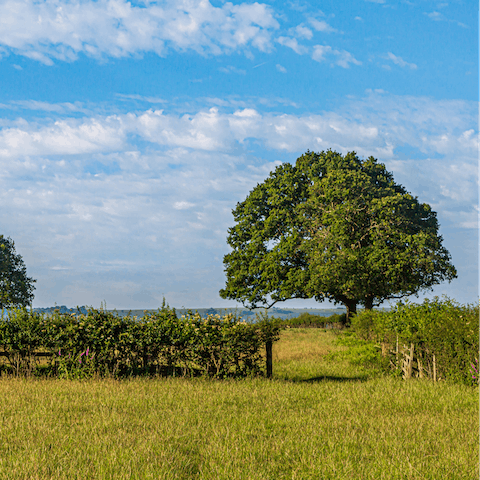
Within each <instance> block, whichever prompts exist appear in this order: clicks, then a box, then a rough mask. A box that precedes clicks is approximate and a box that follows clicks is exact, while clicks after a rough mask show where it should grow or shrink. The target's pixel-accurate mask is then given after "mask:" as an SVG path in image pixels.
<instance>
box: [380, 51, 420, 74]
mask: <svg viewBox="0 0 480 480" xmlns="http://www.w3.org/2000/svg"><path fill="white" fill-rule="evenodd" d="M385 58H386V59H387V60H391V61H392V62H393V63H394V64H395V65H398V66H399V67H402V68H410V69H411V70H416V69H417V65H416V64H415V63H408V62H406V61H405V60H404V59H403V58H402V57H399V56H397V55H394V54H393V53H392V52H388V53H387V55H386V57H385Z"/></svg>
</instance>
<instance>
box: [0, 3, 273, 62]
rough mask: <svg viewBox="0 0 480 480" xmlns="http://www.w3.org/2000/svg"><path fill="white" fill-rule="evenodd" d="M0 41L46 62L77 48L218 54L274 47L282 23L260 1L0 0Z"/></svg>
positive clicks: (96, 52)
mask: <svg viewBox="0 0 480 480" xmlns="http://www.w3.org/2000/svg"><path fill="white" fill-rule="evenodd" d="M0 8H1V11H2V15H1V16H0V46H3V49H4V50H7V51H12V52H14V53H17V54H19V55H23V56H26V57H29V58H32V59H34V60H38V61H40V62H42V63H45V64H47V65H51V64H52V63H53V62H52V59H57V60H64V61H72V60H75V59H76V58H77V56H78V55H79V54H80V53H83V54H85V55H88V56H93V57H102V56H104V55H107V56H113V57H124V56H128V55H132V54H135V53H141V52H155V53H157V54H158V55H162V56H163V55H166V54H167V53H168V51H169V50H170V49H174V50H194V51H196V52H198V53H201V54H213V55H218V54H221V53H225V52H230V51H233V50H237V49H243V48H245V47H253V48H256V49H258V50H260V51H263V52H264V51H268V50H270V49H271V48H272V41H271V34H272V31H274V30H276V29H277V28H278V27H279V24H278V22H277V21H276V20H275V18H274V16H273V13H272V11H271V8H270V7H269V6H268V5H265V4H259V3H253V4H246V3H242V4H239V5H233V4H231V3H226V4H224V5H223V6H221V7H215V6H213V5H212V4H211V3H210V2H209V1H208V0H202V1H200V2H191V1H188V0H183V1H182V0H179V1H177V0H175V1H174V0H167V1H165V2H161V3H160V2H147V3H146V4H145V5H144V6H142V7H140V6H134V5H132V4H131V3H130V2H127V1H125V0H98V1H93V0H71V1H66V0H47V1H45V2H36V1H34V0H1V1H0Z"/></svg>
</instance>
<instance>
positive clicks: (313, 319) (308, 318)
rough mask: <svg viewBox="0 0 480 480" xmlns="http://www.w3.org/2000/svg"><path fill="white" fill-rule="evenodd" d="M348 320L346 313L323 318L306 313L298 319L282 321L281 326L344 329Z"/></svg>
mask: <svg viewBox="0 0 480 480" xmlns="http://www.w3.org/2000/svg"><path fill="white" fill-rule="evenodd" d="M346 320H347V315H346V314H345V313H341V314H334V315H330V316H329V317H323V316H321V315H313V314H311V313H308V312H304V313H302V314H301V315H299V316H298V317H295V318H287V319H285V320H281V321H280V325H281V326H282V327H290V328H343V327H344V326H345V325H346Z"/></svg>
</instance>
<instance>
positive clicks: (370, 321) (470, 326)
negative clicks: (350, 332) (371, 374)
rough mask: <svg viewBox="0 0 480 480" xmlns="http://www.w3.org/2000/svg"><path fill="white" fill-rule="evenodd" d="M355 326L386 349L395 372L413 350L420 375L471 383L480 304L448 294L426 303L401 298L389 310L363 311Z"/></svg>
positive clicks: (366, 338) (414, 369)
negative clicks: (470, 303)
mask: <svg viewBox="0 0 480 480" xmlns="http://www.w3.org/2000/svg"><path fill="white" fill-rule="evenodd" d="M352 327H353V329H354V330H355V332H356V334H357V336H358V338H360V339H362V340H364V341H367V342H371V343H372V344H375V345H376V346H377V348H378V349H379V351H380V350H381V352H382V356H383V358H388V359H389V360H390V362H389V363H390V367H391V370H392V371H395V372H396V373H399V372H400V371H401V370H402V368H404V367H402V365H404V364H402V362H404V361H405V356H406V355H409V356H411V357H412V358H411V360H410V363H412V373H413V374H414V375H416V376H418V377H428V378H436V379H449V380H452V381H455V382H457V383H465V384H471V383H472V378H471V377H472V375H471V373H470V370H469V369H470V368H471V365H472V363H474V362H475V361H476V360H477V359H478V351H479V338H478V337H479V306H478V305H460V304H458V303H457V302H455V301H454V300H451V299H449V298H447V297H443V299H442V300H440V299H439V298H438V297H435V298H434V299H433V300H428V299H427V300H425V301H424V302H423V303H422V304H415V303H408V302H405V303H404V302H398V303H397V305H396V306H395V307H394V308H393V309H392V310H391V311H388V312H382V311H373V310H371V311H364V312H362V313H360V314H359V315H357V316H356V317H354V319H353V321H352ZM412 347H413V348H412Z"/></svg>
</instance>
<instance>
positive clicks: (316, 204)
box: [220, 150, 456, 318]
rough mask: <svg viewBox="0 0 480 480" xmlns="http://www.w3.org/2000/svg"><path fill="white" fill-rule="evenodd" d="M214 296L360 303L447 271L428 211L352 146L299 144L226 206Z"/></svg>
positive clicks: (261, 301) (428, 282) (416, 287)
mask: <svg viewBox="0 0 480 480" xmlns="http://www.w3.org/2000/svg"><path fill="white" fill-rule="evenodd" d="M233 216H234V219H235V222H236V224H235V226H234V227H232V228H230V229H229V232H228V238H227V242H228V244H229V245H230V247H231V248H232V251H231V252H230V253H228V254H227V255H225V257H224V265H225V272H226V276H227V282H226V286H225V288H224V289H222V290H220V295H221V296H222V297H223V298H228V299H235V300H239V301H241V302H242V303H243V304H244V305H245V306H246V307H248V308H255V307H260V306H262V307H267V308H269V307H271V306H272V305H274V304H275V303H276V302H279V301H284V300H288V299H292V298H304V299H306V298H315V299H316V300H318V301H322V300H325V299H328V300H332V301H333V302H334V303H342V304H344V305H345V306H346V307H347V318H350V315H351V313H353V312H355V311H356V308H357V305H359V304H360V305H363V306H364V307H365V308H367V309H370V308H372V307H373V306H376V305H379V304H381V303H382V302H383V301H385V300H387V299H392V298H402V297H405V296H409V295H416V294H418V293H419V292H420V291H424V290H428V289H431V288H432V286H433V285H436V284H438V283H440V282H442V281H444V280H448V281H451V280H452V279H454V278H456V270H455V267H454V266H453V265H452V264H451V261H450V260H451V258H450V254H449V252H448V251H447V250H446V249H445V248H444V247H443V246H442V237H441V236H440V235H439V234H438V229H439V225H438V221H437V216H436V213H435V212H433V211H432V209H431V208H430V206H429V205H427V204H425V203H420V202H419V201H418V199H417V198H416V197H413V196H412V195H411V194H409V193H408V192H407V191H406V190H405V188H404V187H402V186H401V185H398V184H396V183H395V182H394V180H393V175H392V174H391V173H389V172H388V171H387V170H386V168H385V165H383V164H381V163H378V162H377V160H376V159H374V158H373V157H370V158H368V159H366V160H361V159H360V158H359V157H358V156H357V155H356V154H355V152H351V153H348V154H347V155H345V156H342V155H341V154H339V153H337V152H332V151H330V150H329V151H327V152H321V153H313V152H307V153H306V154H304V155H302V156H301V157H300V158H298V159H297V161H296V164H295V165H291V164H289V163H285V164H283V165H280V166H279V167H277V168H276V170H275V171H274V172H272V173H271V174H270V176H269V177H268V178H267V179H266V180H265V181H264V182H263V183H261V184H258V185H257V186H256V187H255V188H254V189H253V190H252V191H251V192H250V194H249V195H248V196H247V198H246V199H245V200H244V201H243V202H240V203H238V204H237V206H236V208H235V209H234V210H233Z"/></svg>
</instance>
